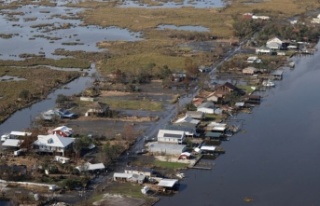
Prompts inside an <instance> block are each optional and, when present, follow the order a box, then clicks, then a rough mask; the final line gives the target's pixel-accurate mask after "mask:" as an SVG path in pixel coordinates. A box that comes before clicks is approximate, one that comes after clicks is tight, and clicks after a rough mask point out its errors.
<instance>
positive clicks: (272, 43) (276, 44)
mask: <svg viewBox="0 0 320 206" xmlns="http://www.w3.org/2000/svg"><path fill="white" fill-rule="evenodd" d="M266 47H267V48H269V49H273V50H279V49H281V48H282V41H281V40H280V39H279V38H277V37H275V38H272V39H269V40H268V41H267V43H266Z"/></svg>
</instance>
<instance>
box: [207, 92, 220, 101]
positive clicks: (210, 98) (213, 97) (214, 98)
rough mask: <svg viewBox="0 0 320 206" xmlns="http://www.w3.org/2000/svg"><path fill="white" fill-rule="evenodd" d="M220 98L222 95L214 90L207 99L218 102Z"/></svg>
mask: <svg viewBox="0 0 320 206" xmlns="http://www.w3.org/2000/svg"><path fill="white" fill-rule="evenodd" d="M220 98H221V97H220V96H219V95H218V94H216V93H215V92H212V93H210V94H209V95H208V96H207V101H208V102H214V103H217V102H219V100H220Z"/></svg>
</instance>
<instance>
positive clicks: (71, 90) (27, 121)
mask: <svg viewBox="0 0 320 206" xmlns="http://www.w3.org/2000/svg"><path fill="white" fill-rule="evenodd" d="M85 72H87V75H86V76H81V77H79V78H77V79H75V80H73V81H71V82H70V83H68V84H66V85H63V86H62V87H61V88H57V89H56V90H54V91H53V92H52V93H50V94H49V96H48V97H47V98H46V99H44V100H42V101H40V102H37V103H35V104H33V105H32V106H30V107H27V108H24V109H22V110H19V111H17V112H15V113H14V114H13V115H11V117H9V118H8V119H7V120H6V121H5V122H3V123H2V124H0V134H3V133H8V132H10V131H17V130H18V131H19V130H25V129H28V128H30V127H31V126H32V122H33V121H34V120H35V118H36V117H37V116H39V115H40V113H41V112H44V111H47V110H49V109H53V108H54V107H55V105H56V99H57V96H58V95H59V94H63V95H66V96H71V95H74V94H79V93H81V92H82V91H83V90H85V89H86V88H88V87H90V86H91V85H92V82H93V81H94V78H93V76H94V75H93V74H95V73H96V68H95V64H92V65H91V68H90V69H88V70H85Z"/></svg>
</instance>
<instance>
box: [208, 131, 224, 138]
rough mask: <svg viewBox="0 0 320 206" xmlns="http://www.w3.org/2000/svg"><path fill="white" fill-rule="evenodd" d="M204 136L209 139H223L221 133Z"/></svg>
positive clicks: (209, 133) (210, 133)
mask: <svg viewBox="0 0 320 206" xmlns="http://www.w3.org/2000/svg"><path fill="white" fill-rule="evenodd" d="M205 136H206V137H209V138H210V139H220V138H222V137H223V134H222V133H221V132H206V134H205Z"/></svg>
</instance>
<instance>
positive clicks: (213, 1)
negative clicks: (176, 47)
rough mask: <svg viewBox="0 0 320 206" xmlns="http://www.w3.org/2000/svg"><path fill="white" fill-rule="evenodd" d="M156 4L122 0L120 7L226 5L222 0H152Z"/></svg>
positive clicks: (212, 6) (208, 6) (214, 6)
mask: <svg viewBox="0 0 320 206" xmlns="http://www.w3.org/2000/svg"><path fill="white" fill-rule="evenodd" d="M152 2H153V3H154V4H156V6H154V5H152V6H150V5H147V4H143V3H141V2H139V1H133V0H124V1H123V3H122V5H121V7H140V8H181V7H188V6H189V7H195V8H222V7H224V6H225V5H226V3H225V2H224V1H223V0H195V1H189V0H183V1H181V2H179V1H178V2H177V1H170V0H169V1H165V2H162V1H156V0H154V1H152Z"/></svg>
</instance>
